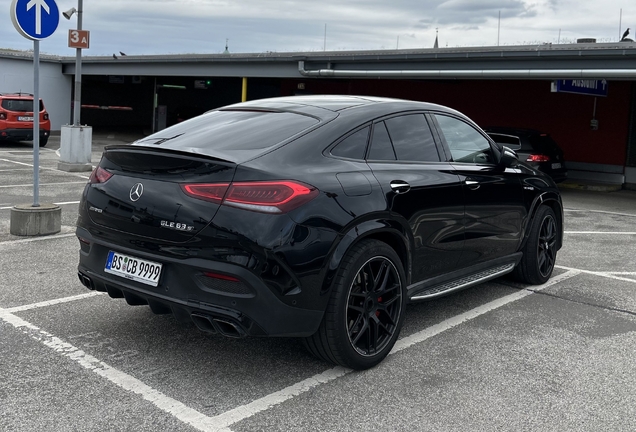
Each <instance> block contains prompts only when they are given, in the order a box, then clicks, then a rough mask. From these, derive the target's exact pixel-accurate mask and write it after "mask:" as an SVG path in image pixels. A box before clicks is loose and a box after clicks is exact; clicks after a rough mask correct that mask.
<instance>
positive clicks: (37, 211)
mask: <svg viewBox="0 0 636 432" xmlns="http://www.w3.org/2000/svg"><path fill="white" fill-rule="evenodd" d="M61 230H62V209H61V208H60V207H59V206H56V205H55V204H40V207H33V205H31V204H19V205H17V206H15V207H13V208H12V209H11V226H10V228H9V231H10V233H11V234H12V235H16V236H44V235H49V234H57V233H59V232H60V231H61Z"/></svg>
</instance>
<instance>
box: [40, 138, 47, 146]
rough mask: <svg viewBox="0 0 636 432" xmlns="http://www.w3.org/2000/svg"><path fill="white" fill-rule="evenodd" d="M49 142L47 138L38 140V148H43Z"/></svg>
mask: <svg viewBox="0 0 636 432" xmlns="http://www.w3.org/2000/svg"><path fill="white" fill-rule="evenodd" d="M48 142H49V137H44V138H40V147H44V146H45V145H46V143H48Z"/></svg>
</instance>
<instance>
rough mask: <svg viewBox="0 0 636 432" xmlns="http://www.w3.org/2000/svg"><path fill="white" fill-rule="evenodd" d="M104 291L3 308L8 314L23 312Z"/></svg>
mask: <svg viewBox="0 0 636 432" xmlns="http://www.w3.org/2000/svg"><path fill="white" fill-rule="evenodd" d="M104 294H106V293H103V292H97V291H91V292H89V293H86V294H79V295H76V296H71V297H63V298H58V299H54V300H47V301H43V302H39V303H32V304H29V305H24V306H16V307H13V308H9V309H5V310H4V311H5V312H7V313H10V314H14V313H17V312H24V311H28V310H32V309H39V308H43V307H48V306H54V305H57V304H62V303H70V302H73V301H77V300H83V299H85V298H91V297H95V296H99V295H104Z"/></svg>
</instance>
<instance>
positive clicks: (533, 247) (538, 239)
mask: <svg viewBox="0 0 636 432" xmlns="http://www.w3.org/2000/svg"><path fill="white" fill-rule="evenodd" d="M558 238H559V223H558V221H557V218H556V216H555V214H554V211H553V210H552V209H551V208H550V207H548V206H545V205H543V206H541V207H539V209H538V210H537V212H536V213H535V215H534V218H533V219H532V222H531V223H530V231H529V233H528V239H527V240H526V244H525V246H524V247H523V249H522V252H523V258H521V262H520V263H519V264H518V265H517V267H515V269H514V272H513V277H514V278H515V279H516V280H518V281H519V282H523V283H527V284H531V285H541V284H542V283H545V282H547V281H548V279H550V276H552V271H553V270H554V265H555V263H556V256H557V241H558Z"/></svg>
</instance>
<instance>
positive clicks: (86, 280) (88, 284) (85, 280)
mask: <svg viewBox="0 0 636 432" xmlns="http://www.w3.org/2000/svg"><path fill="white" fill-rule="evenodd" d="M77 277H78V278H79V280H80V282H81V283H82V285H84V286H85V287H86V288H88V289H89V290H92V291H95V285H93V281H92V280H91V279H90V278H89V277H88V276H84V275H83V274H82V273H79V272H78V273H77Z"/></svg>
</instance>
